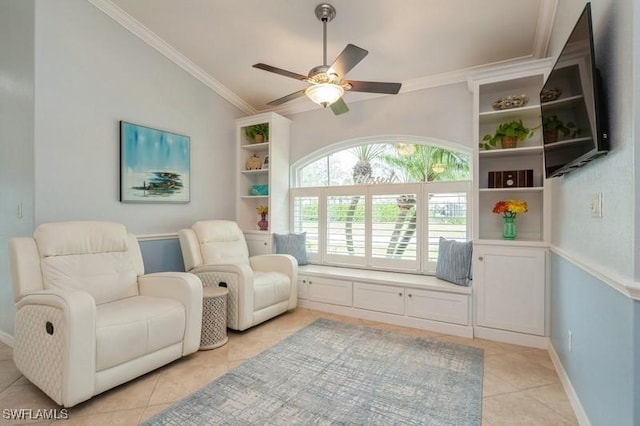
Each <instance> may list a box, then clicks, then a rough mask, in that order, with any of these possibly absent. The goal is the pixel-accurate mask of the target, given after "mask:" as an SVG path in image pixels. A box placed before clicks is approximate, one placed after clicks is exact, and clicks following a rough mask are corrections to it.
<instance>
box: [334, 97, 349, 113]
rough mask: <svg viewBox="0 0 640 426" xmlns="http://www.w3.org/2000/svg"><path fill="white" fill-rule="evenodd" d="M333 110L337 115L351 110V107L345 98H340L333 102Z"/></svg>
mask: <svg viewBox="0 0 640 426" xmlns="http://www.w3.org/2000/svg"><path fill="white" fill-rule="evenodd" d="M331 111H333V113H334V114H335V115H340V114H344V113H345V112H347V111H349V107H348V106H347V104H346V103H344V99H342V98H340V99H338V100H337V101H335V102H334V103H332V104H331Z"/></svg>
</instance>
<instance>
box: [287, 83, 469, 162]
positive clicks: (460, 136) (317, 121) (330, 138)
mask: <svg viewBox="0 0 640 426" xmlns="http://www.w3.org/2000/svg"><path fill="white" fill-rule="evenodd" d="M344 99H345V101H346V102H347V104H348V105H349V112H347V113H346V114H342V115H338V116H335V115H333V112H331V109H330V108H327V109H323V108H321V107H318V108H317V109H314V110H311V111H307V112H304V113H300V114H295V115H293V116H291V117H290V118H291V119H292V120H293V123H292V124H291V156H290V160H291V163H293V162H295V161H297V160H299V159H300V158H302V157H304V156H305V155H307V154H309V153H311V152H313V151H316V150H318V149H321V148H324V147H326V146H328V145H331V144H334V143H336V142H340V141H344V140H347V139H353V138H358V137H366V136H374V135H392V134H393V135H415V136H424V137H432V138H436V139H442V140H446V141H451V142H457V143H459V144H462V145H465V146H469V147H472V146H473V144H474V143H473V140H472V139H473V131H472V117H473V116H472V106H473V96H472V93H471V92H470V91H469V89H468V87H467V83H466V82H464V83H457V84H451V85H447V86H441V87H435V88H430V89H424V90H420V91H415V92H409V93H401V94H398V95H387V96H382V97H379V98H375V99H371V100H367V101H361V102H353V103H349V95H348V94H347V95H345V98H344Z"/></svg>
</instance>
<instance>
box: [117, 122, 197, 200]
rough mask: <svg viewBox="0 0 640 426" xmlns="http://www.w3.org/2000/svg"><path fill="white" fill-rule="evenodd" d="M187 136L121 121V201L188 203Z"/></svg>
mask: <svg viewBox="0 0 640 426" xmlns="http://www.w3.org/2000/svg"><path fill="white" fill-rule="evenodd" d="M189 142H190V139H189V137H188V136H183V135H178V134H175V133H170V132H164V131H162V130H156V129H151V128H149V127H144V126H139V125H137V124H132V123H127V122H125V121H121V122H120V201H122V202H134V203H188V202H189V201H190V190H189V159H190V154H189Z"/></svg>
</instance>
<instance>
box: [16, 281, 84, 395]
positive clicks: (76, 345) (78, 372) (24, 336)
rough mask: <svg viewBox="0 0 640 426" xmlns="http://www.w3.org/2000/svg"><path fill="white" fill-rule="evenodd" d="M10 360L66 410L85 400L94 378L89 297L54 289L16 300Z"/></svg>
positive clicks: (76, 292) (75, 292) (77, 292)
mask: <svg viewBox="0 0 640 426" xmlns="http://www.w3.org/2000/svg"><path fill="white" fill-rule="evenodd" d="M49 324H50V325H49ZM13 357H14V361H15V363H16V366H17V367H18V369H19V370H20V371H21V372H22V373H23V374H24V375H25V377H27V378H28V379H29V380H30V381H31V382H33V383H34V384H35V385H36V386H38V387H39V388H40V389H42V390H43V391H44V392H45V393H46V394H47V395H49V397H51V399H53V400H54V401H56V402H57V403H58V404H60V405H64V406H65V407H71V406H73V405H75V404H77V403H79V402H82V401H85V400H87V399H89V398H91V396H92V395H93V392H94V388H95V374H96V305H95V301H94V299H93V297H91V295H90V294H89V293H86V292H82V291H76V290H60V289H58V290H43V291H38V292H34V293H31V294H29V295H26V296H24V297H23V298H22V299H20V301H19V302H18V303H17V304H16V316H15V334H14V347H13Z"/></svg>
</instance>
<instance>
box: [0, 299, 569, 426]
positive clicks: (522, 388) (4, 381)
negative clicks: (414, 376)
mask: <svg viewBox="0 0 640 426" xmlns="http://www.w3.org/2000/svg"><path fill="white" fill-rule="evenodd" d="M319 317H325V318H331V319H334V320H339V321H344V322H349V323H356V324H362V325H367V326H370V327H375V328H381V329H385V330H390V331H395V332H398V333H403V334H409V335H413V336H421V337H426V338H432V339H436V340H442V341H447V342H453V343H458V344H462V345H469V346H476V347H480V348H483V349H484V351H485V353H484V354H485V357H484V387H483V404H482V424H483V425H485V426H499V425H509V426H514V425H536V426H538V425H554V426H555V425H577V424H578V421H577V420H576V417H575V415H574V413H573V410H572V409H571V406H570V404H569V400H568V399H567V395H566V393H565V391H564V389H563V388H562V385H561V384H560V381H559V379H558V376H557V374H556V372H555V369H554V367H553V364H552V363H551V360H550V358H549V355H548V353H547V352H546V351H544V350H540V349H532V348H527V347H522V346H516V345H510V344H505V343H497V342H491V341H487V340H480V339H466V338H461V337H455V336H449V335H443V334H438V333H433V332H429V331H424V330H417V329H412V328H406V327H398V326H392V325H388V324H381V323H377V322H373V321H366V320H360V319H354V318H348V317H342V316H337V315H332V314H328V313H324V312H318V311H311V310H307V309H301V308H298V309H296V310H295V311H293V312H289V313H287V314H284V315H281V316H279V317H277V318H274V319H272V320H270V321H267V322H266V323H264V324H261V325H259V326H256V327H254V328H252V329H250V330H247V331H245V332H233V331H229V343H227V344H226V345H225V346H223V347H221V348H218V349H214V350H210V351H200V352H197V353H195V354H192V355H190V356H187V357H185V358H182V359H180V360H178V361H175V362H173V363H171V364H169V365H167V366H165V367H162V368H160V369H158V370H156V371H153V372H151V373H148V374H146V375H144V376H142V377H140V378H138V379H136V380H133V381H131V382H129V383H126V384H124V385H121V386H118V387H116V388H115V389H112V390H109V391H107V392H104V393H103V394H101V395H98V396H96V397H94V398H92V399H90V400H89V401H86V402H84V403H81V404H79V405H77V406H75V407H72V408H70V409H69V410H68V419H67V420H64V421H61V420H58V421H54V422H53V423H56V424H57V423H64V424H66V425H82V426H89V425H109V426H116V425H137V424H138V423H140V422H141V421H142V420H144V419H146V418H148V417H150V416H151V415H153V414H155V413H157V412H158V411H160V410H162V409H164V408H165V407H168V406H169V405H171V404H172V403H173V402H175V401H178V400H180V399H182V398H184V397H185V396H187V395H189V394H190V393H192V392H194V391H196V390H198V389H199V388H200V387H202V386H204V385H205V384H207V383H209V382H210V381H212V380H214V379H215V378H217V377H219V376H221V375H223V374H224V373H225V372H227V371H228V370H230V369H232V368H234V367H236V366H237V365H239V364H241V363H242V362H243V361H244V360H247V359H249V358H252V357H254V356H256V355H257V354H259V353H260V352H262V351H263V350H265V349H266V348H268V347H270V346H271V345H273V344H275V343H277V342H278V341H280V340H281V339H283V338H285V337H287V336H288V335H290V334H292V333H294V332H296V331H297V330H299V329H301V328H303V327H304V326H306V325H308V324H310V323H311V322H313V321H314V320H315V319H316V318H319ZM17 408H31V409H32V410H38V409H59V408H60V407H59V406H57V405H56V404H55V403H54V402H53V401H51V400H50V399H49V398H48V397H47V396H46V395H44V394H43V393H42V392H41V391H40V390H38V389H37V388H36V387H35V386H33V385H32V384H31V383H29V381H28V380H26V379H25V378H24V377H22V376H21V375H20V373H19V372H18V370H17V369H16V367H15V366H14V364H13V361H12V353H11V348H10V347H8V346H6V345H3V344H0V424H25V423H29V422H28V421H27V422H25V421H24V420H22V421H19V422H15V421H10V420H6V419H4V414H3V413H4V412H5V409H17ZM34 412H35V411H34ZM31 423H40V424H51V423H52V422H51V421H45V422H43V421H41V420H32V421H31Z"/></svg>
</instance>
